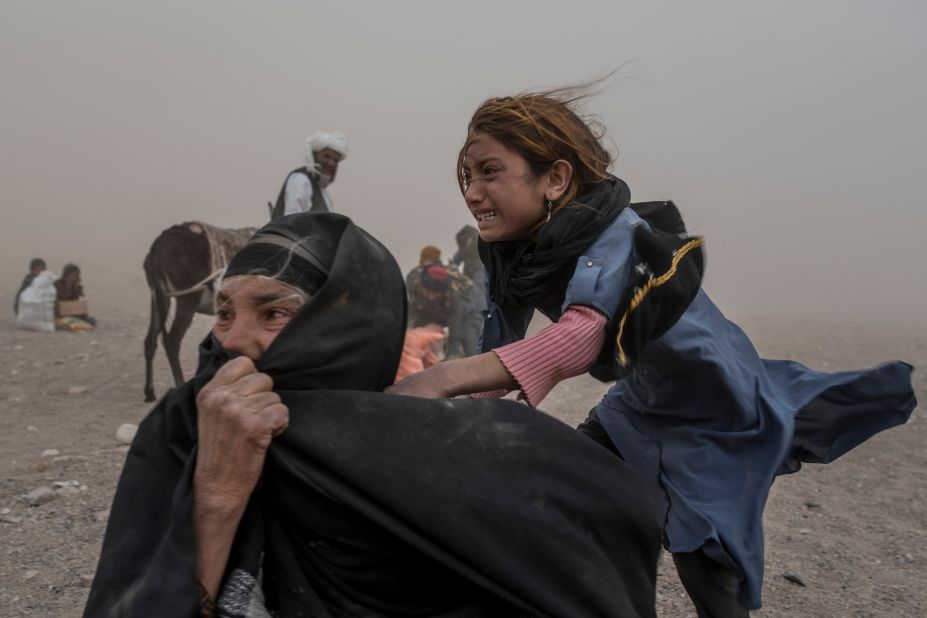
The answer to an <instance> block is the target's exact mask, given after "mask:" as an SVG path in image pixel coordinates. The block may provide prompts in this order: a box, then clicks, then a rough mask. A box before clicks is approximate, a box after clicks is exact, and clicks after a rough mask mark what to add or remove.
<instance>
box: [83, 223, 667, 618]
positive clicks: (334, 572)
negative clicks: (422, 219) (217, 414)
mask: <svg viewBox="0 0 927 618" xmlns="http://www.w3.org/2000/svg"><path fill="white" fill-rule="evenodd" d="M297 217H309V218H310V222H311V223H312V224H313V225H315V226H321V227H322V228H324V230H326V233H327V234H331V235H333V237H335V238H336V239H337V243H335V246H334V255H333V256H331V261H330V262H328V264H330V271H329V273H328V276H327V279H326V280H325V282H324V283H323V284H322V286H321V287H320V288H319V289H318V291H317V292H316V294H314V295H313V296H312V297H311V299H310V300H309V302H308V303H307V304H306V305H304V306H303V307H302V308H301V309H300V311H299V313H298V314H297V315H296V316H294V318H293V320H291V322H290V323H289V324H287V326H286V328H285V329H284V330H283V331H281V333H280V335H278V337H277V339H275V340H274V342H273V344H272V345H271V346H270V347H269V348H268V350H267V352H266V353H265V355H264V356H263V357H262V358H261V359H260V361H259V363H258V368H259V369H260V370H261V371H264V372H266V373H268V374H270V375H271V376H272V377H273V378H274V384H275V390H277V391H278V392H279V393H280V396H281V398H282V399H283V402H284V403H285V404H286V405H287V406H288V407H289V409H290V425H289V428H288V429H287V430H286V431H285V432H284V433H283V434H282V435H281V436H279V437H278V438H276V439H274V441H273V443H272V445H271V447H270V449H269V451H268V454H267V459H266V462H265V467H264V474H263V477H262V481H261V484H260V486H259V488H258V489H257V490H256V491H255V493H254V495H253V496H252V500H251V502H250V504H249V506H248V509H247V511H246V513H245V516H244V518H243V520H242V522H241V524H240V526H239V530H238V534H237V536H236V539H235V544H234V546H233V548H232V553H231V556H230V559H229V563H228V568H227V571H226V576H225V580H224V582H223V592H222V595H221V596H220V609H221V608H222V607H225V608H226V610H223V611H227V612H228V613H226V614H224V615H232V616H239V615H241V616H244V615H247V614H245V613H236V611H233V610H229V609H228V608H229V607H230V605H229V604H228V602H229V601H231V600H233V599H237V600H238V601H240V602H241V603H242V604H243V605H244V604H247V603H248V602H251V600H253V596H254V592H255V590H257V589H258V587H257V586H256V582H257V578H258V577H259V571H260V570H261V569H262V570H263V581H262V584H261V586H260V588H263V591H264V593H265V594H266V604H267V607H268V608H270V609H271V610H272V611H273V612H275V615H278V616H314V617H316V616H317V617H323V618H324V617H329V616H331V617H336V616H347V615H352V616H360V615H362V616H370V617H377V616H417V617H421V616H434V617H438V616H441V617H446V618H450V617H452V616H453V617H455V618H463V617H464V616H470V617H478V616H513V617H514V616H525V615H531V616H581V615H589V616H592V615H595V616H616V617H617V616H630V617H634V616H651V617H652V616H655V609H654V597H655V588H654V580H655V571H656V560H657V555H658V552H659V538H660V534H661V532H660V522H659V521H658V518H657V517H656V515H655V511H654V509H653V506H652V502H651V500H650V498H649V494H648V493H647V492H648V490H647V489H646V488H645V487H644V486H643V484H642V483H641V482H640V481H639V480H638V479H637V478H636V476H635V475H634V474H633V473H632V472H631V471H630V469H629V468H628V467H627V466H626V465H625V464H624V463H623V462H622V461H621V460H620V459H619V458H617V457H615V456H614V455H612V454H611V453H609V452H608V451H607V450H606V449H603V448H601V447H600V446H598V445H597V444H595V443H594V442H592V441H591V440H589V439H588V438H586V437H584V436H582V435H580V434H578V433H577V432H575V431H573V430H571V429H570V428H568V427H567V426H566V425H564V424H562V423H560V422H559V421H556V420H554V419H553V418H551V417H548V416H546V415H544V414H538V413H537V412H534V411H532V410H529V409H528V408H526V407H524V406H521V405H519V404H516V403H514V402H511V401H497V400H426V399H418V398H410V397H399V396H391V395H385V394H382V393H379V392H372V391H378V390H381V389H382V388H383V387H385V386H386V385H387V384H389V383H390V382H391V381H392V376H393V375H394V374H395V371H396V366H397V363H398V359H399V354H400V350H401V347H402V339H403V337H402V333H403V325H404V323H405V304H404V303H405V301H404V298H405V291H404V289H403V284H402V276H401V274H400V272H399V270H398V268H397V267H396V264H395V262H394V261H393V259H392V257H391V256H390V255H389V253H388V252H386V250H385V249H384V248H383V247H382V246H381V245H380V244H379V243H377V241H376V240H374V239H373V238H371V237H370V236H369V235H367V234H366V233H364V232H363V231H362V230H360V229H359V228H357V227H356V226H354V225H353V224H352V223H351V222H350V221H349V220H347V219H346V218H344V217H342V216H339V215H332V214H327V215H311V214H305V215H297ZM313 219H314V220H313ZM227 357H228V355H227V354H226V353H225V351H224V350H222V349H221V348H219V347H218V346H217V345H216V343H215V341H214V340H212V339H211V338H207V339H206V340H205V341H204V343H203V345H202V346H201V363H200V368H199V371H198V373H197V375H196V376H195V377H194V378H193V379H192V380H191V381H190V382H187V383H186V384H184V385H183V386H182V387H180V388H179V389H177V390H174V391H171V392H170V393H168V395H166V396H165V397H164V399H163V400H162V401H161V402H160V403H159V404H158V405H157V406H156V407H155V409H154V410H153V411H152V412H151V413H150V414H149V415H148V417H147V418H146V419H145V420H144V421H143V423H142V424H141V426H140V427H139V431H138V434H137V436H136V438H135V440H134V442H133V444H132V448H131V449H130V451H129V454H128V455H127V458H126V464H125V467H124V469H123V473H122V476H121V478H120V480H119V485H118V488H117V491H116V497H115V500H114V503H113V508H112V512H111V516H110V520H109V525H108V527H107V532H106V538H105V540H104V543H103V550H102V554H101V558H100V564H99V567H98V569H97V573H96V577H95V579H94V583H93V587H92V589H91V592H90V597H89V600H88V603H87V608H86V610H85V614H84V615H85V616H88V617H90V616H132V617H140V616H142V617H143V616H171V617H175V616H176V617H181V618H183V617H192V616H194V615H196V612H197V600H196V589H195V551H194V544H193V530H192V520H191V517H192V493H191V489H192V488H191V485H192V476H193V469H194V465H195V461H196V405H195V400H196V394H197V392H198V391H199V389H200V388H202V386H203V385H204V384H205V383H206V382H208V381H209V379H210V378H211V377H212V375H213V374H214V373H215V371H216V369H217V368H218V367H219V366H221V364H222V363H223V362H225V360H226V359H227ZM322 389H327V390H322ZM332 389H335V390H332Z"/></svg>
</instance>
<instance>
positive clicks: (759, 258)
mask: <svg viewBox="0 0 927 618" xmlns="http://www.w3.org/2000/svg"><path fill="white" fill-rule="evenodd" d="M925 66H927V4H925V3H924V2H922V1H920V0H910V1H902V0H882V1H879V2H872V1H855V2H852V1H851V2H847V1H836V0H835V1H816V0H806V1H788V2H765V3H760V2H747V1H730V2H727V1H711V2H699V3H694V2H684V1H682V0H680V1H678V2H653V1H643V0H641V1H638V2H616V1H614V0H608V1H605V0H603V1H599V2H582V1H570V2H566V1H563V2H557V3H552V2H541V1H531V2H502V1H501V0H495V1H489V2H483V1H473V0H471V1H468V2H453V3H452V2H443V1H439V0H433V1H417V2H403V1H398V0H395V1H393V2H372V1H371V2H351V1H344V0H341V1H338V2H320V1H317V0H314V1H308V0H306V1H303V2H296V1H290V2H283V1H265V2H237V1H235V2H230V1H224V2H218V1H194V2H189V1H187V2H175V1H161V2H128V1H119V2H117V1H115V0H113V1H97V0H93V1H91V0H81V1H79V2H75V1H73V0H72V1H48V0H42V1H39V2H37V1H35V0H25V1H20V0H3V2H2V4H0V89H2V90H0V92H2V96H0V204H2V206H0V247H2V256H3V260H2V263H0V285H2V286H3V288H4V290H6V289H8V288H15V286H16V285H17V283H18V279H19V278H20V277H21V276H22V275H23V274H24V273H25V271H26V266H27V263H28V260H29V258H31V257H33V256H34V255H41V256H43V257H45V258H46V260H48V261H49V262H50V266H51V267H52V269H53V270H56V271H58V272H60V268H61V265H62V264H63V263H64V262H65V261H75V262H77V263H79V264H81V266H82V268H83V270H84V279H85V283H86V284H87V286H88V287H89V288H90V289H92V287H93V285H94V281H97V282H101V281H104V280H105V281H106V282H107V284H108V285H109V284H112V283H113V282H118V281H122V280H125V281H126V282H132V281H135V282H136V283H137V281H138V279H139V278H140V277H141V274H142V271H141V263H142V259H143V257H144V254H145V252H146V251H147V248H148V246H149V245H150V243H151V241H152V240H153V239H154V238H155V237H156V236H157V234H158V233H159V232H160V231H161V230H162V229H164V228H165V227H168V226H169V225H171V224H173V223H178V222H181V221H184V220H189V219H200V220H203V221H206V222H209V223H213V224H215V225H219V226H229V227H232V226H234V227H237V226H244V225H255V226H258V225H261V224H263V223H264V222H265V221H266V219H267V207H266V202H267V201H268V200H274V199H275V198H276V195H277V192H278V191H279V189H280V185H281V183H282V182H283V179H284V176H285V175H286V173H287V172H288V171H290V170H291V169H293V168H295V167H298V166H299V165H300V164H301V162H302V156H303V142H304V139H305V137H306V136H307V135H309V134H311V133H313V132H315V131H317V130H333V129H337V130H340V131H343V132H345V133H347V134H348V137H349V139H350V156H349V157H348V159H347V160H346V161H345V162H344V163H343V164H342V166H341V168H340V170H339V175H338V179H337V181H336V182H335V184H334V185H333V186H332V187H331V193H332V197H333V200H334V204H335V209H336V210H337V211H339V212H342V213H345V214H347V215H349V216H351V217H352V218H353V219H354V220H355V221H356V222H357V223H359V224H360V225H361V226H363V227H365V228H367V229H368V230H369V231H371V232H372V233H373V234H374V235H376V236H378V237H379V238H380V239H381V240H382V241H383V242H384V243H385V244H386V245H387V246H388V247H390V248H391V249H392V250H393V252H394V253H395V254H396V256H397V259H398V260H399V262H400V264H401V265H402V267H403V269H404V270H405V269H407V268H409V267H411V266H412V265H413V263H414V262H415V260H416V259H417V255H418V250H419V249H420V248H421V246H422V245H424V244H428V243H433V244H438V245H439V246H441V247H442V248H443V249H444V251H445V252H446V253H448V254H449V253H451V252H452V251H453V248H454V242H453V235H454V233H455V232H456V231H457V230H458V229H459V228H460V227H461V226H462V225H464V224H466V223H469V222H470V220H469V214H468V212H467V210H466V208H465V207H464V203H463V200H462V198H461V197H460V195H459V193H458V190H457V186H456V183H455V179H454V162H455V159H456V154H457V150H458V148H459V147H460V145H461V144H462V142H463V140H464V137H465V130H466V125H467V121H468V120H469V117H470V114H471V113H472V111H473V110H474V108H475V107H476V106H477V105H478V104H479V103H480V102H481V101H482V100H484V99H485V98H487V97H489V96H493V95H503V94H509V93H513V92H516V91H519V90H523V89H530V88H544V87H552V86H558V85H563V84H569V83H576V82H580V81H585V80H589V79H592V78H595V77H597V76H600V75H602V74H605V73H607V72H609V71H611V70H612V69H615V68H616V67H621V69H620V70H619V72H618V74H617V76H616V77H615V78H613V79H612V80H611V81H610V82H609V83H608V85H607V88H606V90H605V91H604V92H602V93H601V94H599V95H598V96H596V97H595V98H594V99H592V100H591V101H590V102H589V104H588V106H587V108H586V111H589V112H592V113H595V114H598V115H599V116H600V117H601V119H602V121H603V122H604V124H605V125H606V127H607V128H608V131H609V137H610V140H611V144H612V146H613V147H615V148H617V149H618V150H619V151H620V156H619V158H618V161H617V163H616V166H615V169H614V171H615V173H616V174H617V175H619V176H621V177H622V178H624V179H625V180H626V181H627V182H628V184H629V185H630V187H631V190H632V194H633V196H634V198H635V199H637V200H651V199H665V198H671V199H673V200H674V201H676V203H677V204H678V205H680V207H681V208H682V209H683V213H684V215H685V217H686V220H687V223H688V225H689V227H690V229H691V230H693V231H694V232H695V233H697V234H700V235H704V236H705V238H706V243H707V244H706V252H707V257H708V262H707V278H706V287H707V289H708V290H709V292H710V293H711V294H712V295H713V296H714V297H715V299H716V300H717V301H719V303H720V304H721V305H722V306H725V307H729V308H732V309H733V310H736V311H741V312H752V313H773V312H775V313H788V314H795V315H814V316H818V317H820V316H822V315H823V316H828V315H832V316H834V317H835V318H836V317H839V318H841V319H842V318H851V319H856V320H866V321H870V320H879V321H892V322H904V323H911V324H913V325H927V320H925V319H924V313H925V309H924V308H925V306H927V274H925V269H927V258H925V251H924V249H923V246H924V244H925V242H924V236H925V233H927V215H925V201H927V197H925V191H924V190H923V188H922V186H923V183H924V182H925V177H927V119H925V114H927V112H925V110H927V78H925V76H927V69H925ZM98 312H99V311H98Z"/></svg>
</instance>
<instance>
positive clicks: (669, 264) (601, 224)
mask: <svg viewBox="0 0 927 618" xmlns="http://www.w3.org/2000/svg"><path fill="white" fill-rule="evenodd" d="M628 207H630V208H632V209H633V210H634V211H635V212H636V213H637V214H638V215H639V216H640V217H641V218H642V219H643V220H644V221H646V222H647V224H648V226H649V228H650V229H649V230H647V229H644V227H638V228H637V229H635V231H634V247H635V253H636V256H637V259H638V260H639V262H638V263H637V264H634V265H633V266H634V267H633V268H632V269H631V271H630V272H631V276H630V279H629V281H628V284H627V287H626V288H625V290H623V292H622V296H621V300H620V301H619V303H618V305H617V307H616V308H615V309H614V311H613V317H612V319H611V321H610V322H609V324H608V325H607V327H606V336H605V340H604V343H603V345H602V349H601V350H600V351H599V355H598V358H597V360H596V362H595V364H594V365H593V367H592V368H591V369H590V371H589V373H590V374H592V375H593V376H595V377H596V378H598V379H600V380H603V381H610V380H614V379H616V378H621V377H624V376H625V375H627V373H629V372H630V370H631V367H632V365H633V363H634V362H635V361H636V360H637V358H638V357H639V356H640V352H641V350H642V349H643V347H644V346H645V345H647V343H649V342H650V341H651V340H653V339H656V338H657V337H659V336H660V335H662V334H663V333H665V332H666V331H667V330H669V329H670V327H672V326H673V325H674V324H675V323H676V322H677V321H678V320H679V318H680V317H682V314H683V313H684V312H685V310H686V309H687V308H688V307H689V305H690V304H691V303H692V300H693V299H694V298H695V295H696V294H697V293H698V290H699V288H700V287H701V283H702V275H703V273H704V271H705V257H704V254H703V251H702V241H701V239H700V238H697V237H691V236H689V235H688V233H687V231H686V226H685V224H684V223H683V220H682V215H680V213H679V210H678V209H677V208H676V205H675V204H673V202H671V201H663V202H640V203H637V204H632V203H631V190H630V189H629V188H628V185H627V184H625V182H624V181H623V180H621V179H620V178H616V177H615V176H609V177H608V178H607V179H606V180H605V181H603V182H600V183H598V184H596V185H594V186H593V187H592V188H591V189H590V190H589V191H587V192H586V193H584V194H583V195H581V196H579V197H577V198H576V200H574V201H573V202H572V203H571V204H569V205H568V206H567V207H566V208H562V209H560V210H559V211H558V212H557V213H555V214H554V215H553V217H551V219H550V221H548V222H546V223H545V224H544V225H543V226H542V227H541V229H540V230H539V231H538V233H537V236H536V237H535V238H530V239H527V240H517V241H505V242H493V243H488V242H484V241H482V240H480V243H479V250H480V259H481V260H482V261H483V264H484V265H485V266H486V269H487V278H488V280H489V288H488V296H489V299H490V300H491V301H492V302H493V303H495V304H496V305H497V306H499V307H501V308H503V309H505V308H509V307H513V308H525V307H529V308H532V309H537V310H539V311H540V312H541V313H543V314H544V315H545V316H547V317H548V318H549V319H551V320H553V321H555V322H556V321H557V320H559V319H560V313H561V306H562V305H563V301H564V300H565V298H566V290H567V285H568V284H569V282H570V279H571V278H572V276H573V272H574V269H575V268H576V260H577V258H579V257H580V256H581V255H583V254H584V253H585V252H586V250H587V249H588V248H589V247H590V246H591V245H592V244H593V243H594V242H595V240H596V239H597V238H598V237H599V235H600V234H602V232H603V231H605V229H606V228H607V227H608V226H610V225H611V224H612V223H613V222H614V221H615V219H616V218H617V217H618V216H619V215H620V214H621V212H622V211H623V210H624V209H625V208H628Z"/></svg>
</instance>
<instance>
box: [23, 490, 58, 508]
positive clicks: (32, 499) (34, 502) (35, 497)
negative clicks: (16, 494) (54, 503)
mask: <svg viewBox="0 0 927 618" xmlns="http://www.w3.org/2000/svg"><path fill="white" fill-rule="evenodd" d="M54 497H55V492H54V491H52V489H51V488H50V487H39V488H38V489H33V490H32V491H30V492H29V493H28V494H26V504H28V505H29V506H39V505H40V504H45V503H46V502H48V501H49V500H51V499H52V498H54Z"/></svg>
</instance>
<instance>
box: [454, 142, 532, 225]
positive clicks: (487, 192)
mask: <svg viewBox="0 0 927 618" xmlns="http://www.w3.org/2000/svg"><path fill="white" fill-rule="evenodd" d="M463 178H464V187H465V190H464V199H465V200H466V202H467V207H468V208H469V209H470V213H471V214H472V215H473V217H474V218H475V219H476V225H477V228H478V229H479V231H480V237H481V238H482V239H483V240H485V241H486V242H496V241H500V240H525V239H527V238H530V237H531V233H532V230H533V229H534V227H535V226H536V225H537V224H538V223H539V222H540V221H541V219H542V218H543V217H544V215H545V212H546V210H545V194H544V192H545V190H546V189H547V184H548V179H547V175H546V174H545V175H542V176H535V175H534V173H533V172H532V171H531V168H530V167H529V166H528V161H527V160H525V158H524V157H523V156H521V155H520V154H519V153H517V152H515V151H513V150H510V149H508V148H506V147H505V146H504V145H503V144H502V142H500V141H498V140H497V139H495V138H492V137H489V136H488V135H484V134H481V133H477V134H475V135H473V136H472V137H471V139H470V142H469V144H468V146H467V149H466V151H465V152H464V157H463Z"/></svg>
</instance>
